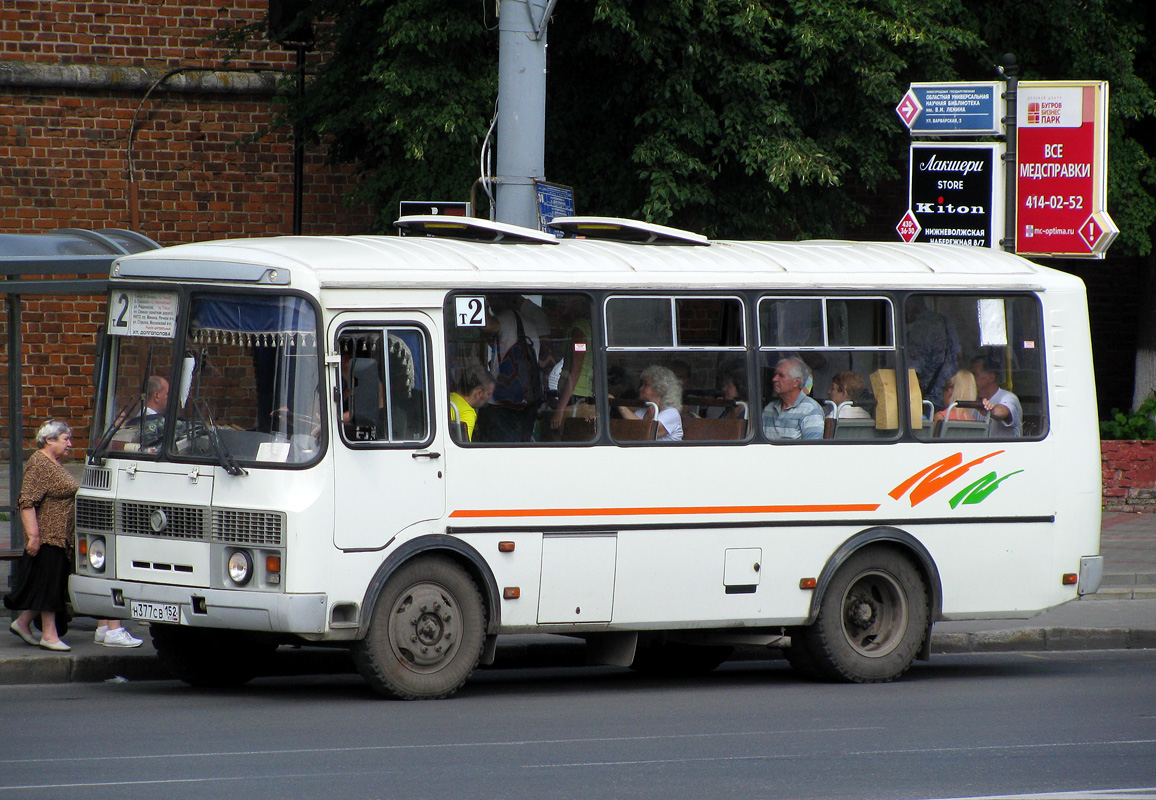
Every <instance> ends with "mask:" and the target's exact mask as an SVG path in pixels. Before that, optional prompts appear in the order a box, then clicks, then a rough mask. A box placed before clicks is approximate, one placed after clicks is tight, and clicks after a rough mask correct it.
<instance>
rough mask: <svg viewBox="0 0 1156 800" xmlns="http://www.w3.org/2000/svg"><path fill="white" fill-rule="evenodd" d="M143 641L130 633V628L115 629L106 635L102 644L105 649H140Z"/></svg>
mask: <svg viewBox="0 0 1156 800" xmlns="http://www.w3.org/2000/svg"><path fill="white" fill-rule="evenodd" d="M142 643H143V640H142V639H138V638H136V637H135V636H133V635H132V634H131V633H129V632H128V628H115V629H113V630H110V631H108V632H107V633H105V635H104V641H103V642H101V644H103V645H104V646H105V647H140V646H141V644H142Z"/></svg>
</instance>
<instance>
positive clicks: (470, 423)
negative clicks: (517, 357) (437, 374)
mask: <svg viewBox="0 0 1156 800" xmlns="http://www.w3.org/2000/svg"><path fill="white" fill-rule="evenodd" d="M493 393H494V376H493V375H491V374H490V373H489V372H487V371H486V370H485V369H483V368H482V367H480V366H477V365H474V366H470V367H467V368H466V369H464V370H463V371H462V374H461V377H460V378H459V379H458V389H457V391H455V392H450V421H451V422H453V423H460V424H463V425H465V429H466V430H465V435H466V441H467V442H471V441H473V439H474V424H475V423H476V422H477V421H478V409H479V408H481V407H482V406H484V405H485V404H486V403H488V402H489V401H490V396H491V395H493Z"/></svg>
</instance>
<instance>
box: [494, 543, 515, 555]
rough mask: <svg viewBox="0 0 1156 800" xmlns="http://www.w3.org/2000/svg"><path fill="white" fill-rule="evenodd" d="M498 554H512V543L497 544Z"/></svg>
mask: <svg viewBox="0 0 1156 800" xmlns="http://www.w3.org/2000/svg"><path fill="white" fill-rule="evenodd" d="M498 552H499V553H512V552H514V543H513V542H498Z"/></svg>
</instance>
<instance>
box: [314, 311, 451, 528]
mask: <svg viewBox="0 0 1156 800" xmlns="http://www.w3.org/2000/svg"><path fill="white" fill-rule="evenodd" d="M338 326H339V327H337V328H336V331H337V333H336V340H335V345H336V349H337V352H338V354H339V356H340V363H339V364H337V365H331V367H330V370H329V376H330V381H331V385H332V387H333V390H332V393H331V397H333V398H334V401H333V417H332V419H334V430H335V431H336V435H335V436H334V437H333V439H334V441H333V452H334V520H333V522H334V524H333V541H334V544H335V545H337V546H338V547H339V548H342V549H344V550H363V549H370V550H372V549H378V548H381V547H384V546H385V545H386V544H387V543H388V542H389V540H390V539H391V538H392V537H394V536H396V535H397V534H398V533H400V532H401V531H403V530H405V529H406V528H408V527H409V526H411V525H414V524H415V523H419V522H423V521H426V520H432V519H438V518H439V517H441V515H442V513H443V511H444V509H445V480H444V477H443V476H444V472H445V463H444V461H445V459H444V457H443V455H442V454H443V453H444V450H445V448H444V447H443V443H442V441H441V438H440V435H439V433H438V431H437V426H436V425H434V418H433V413H432V408H433V405H432V403H433V401H434V398H433V380H432V372H431V354H432V352H433V349H432V346H431V344H432V343H431V338H430V331H433V330H436V327H435V326H434V323H433V320H431V319H430V318H429V317H428V316H427V315H425V314H422V313H419V312H405V313H391V314H387V315H376V316H375V318H374V321H373V322H360V321H357V322H346V323H344V324H342V323H341V322H340V321H339V322H338ZM334 367H335V368H334Z"/></svg>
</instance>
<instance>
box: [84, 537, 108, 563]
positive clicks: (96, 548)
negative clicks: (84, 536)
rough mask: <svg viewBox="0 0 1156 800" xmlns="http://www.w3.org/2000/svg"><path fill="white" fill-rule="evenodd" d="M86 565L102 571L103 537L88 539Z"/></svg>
mask: <svg viewBox="0 0 1156 800" xmlns="http://www.w3.org/2000/svg"><path fill="white" fill-rule="evenodd" d="M88 566H90V567H92V568H93V569H94V570H96V571H97V572H104V539H103V538H101V537H100V536H93V537H92V538H91V539H89V540H88Z"/></svg>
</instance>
